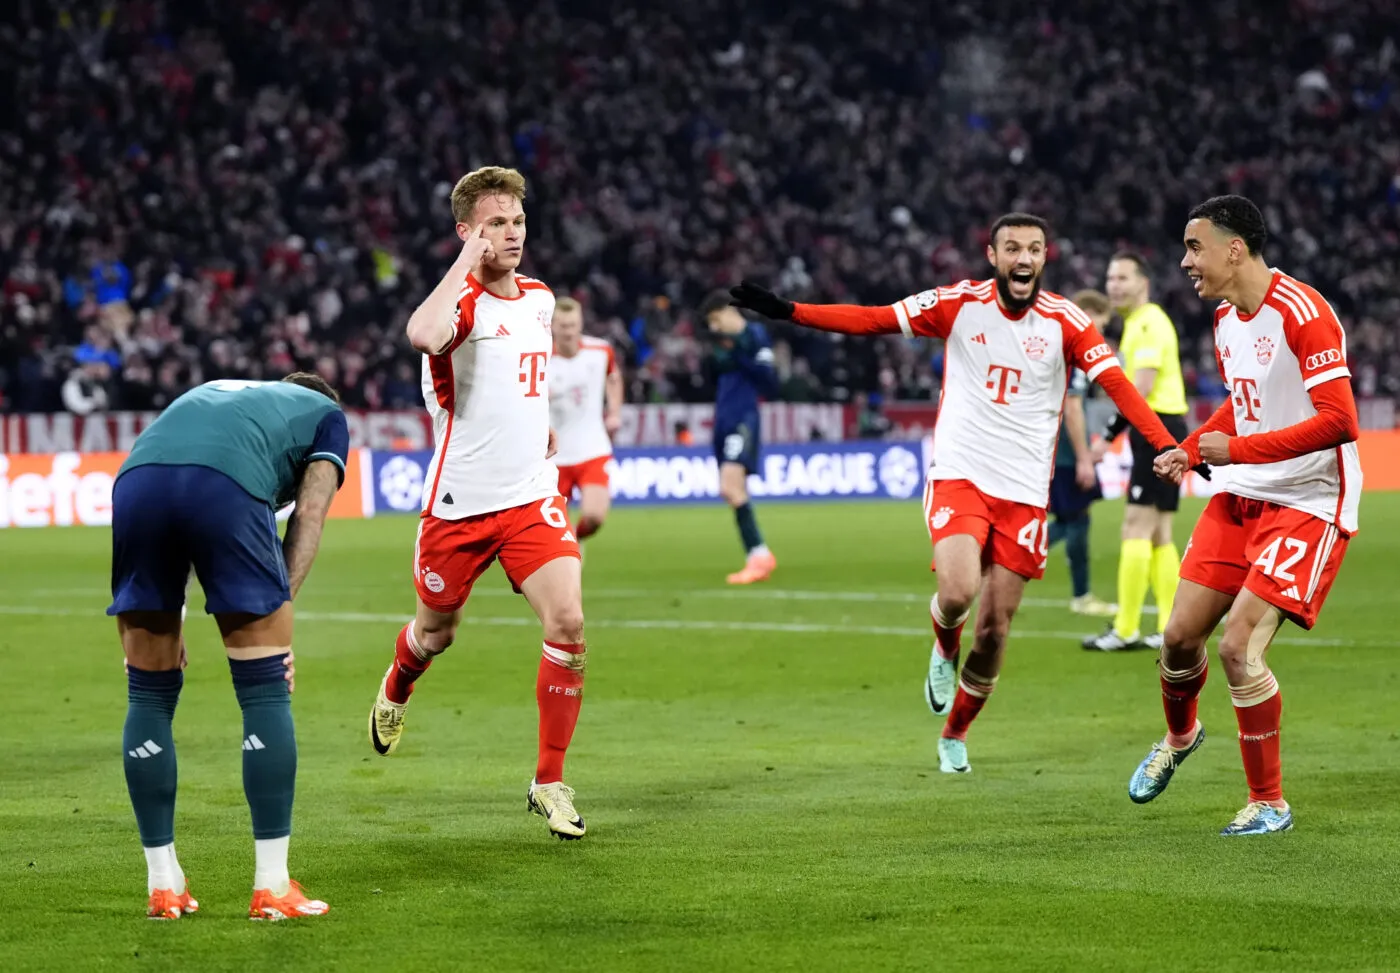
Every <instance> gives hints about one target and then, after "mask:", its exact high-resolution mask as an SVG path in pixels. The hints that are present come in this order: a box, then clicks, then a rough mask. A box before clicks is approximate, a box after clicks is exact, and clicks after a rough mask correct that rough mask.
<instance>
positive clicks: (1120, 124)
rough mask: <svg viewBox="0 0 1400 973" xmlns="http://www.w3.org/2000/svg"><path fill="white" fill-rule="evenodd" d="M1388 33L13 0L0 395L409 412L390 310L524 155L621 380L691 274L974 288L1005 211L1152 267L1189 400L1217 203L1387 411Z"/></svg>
mask: <svg viewBox="0 0 1400 973" xmlns="http://www.w3.org/2000/svg"><path fill="white" fill-rule="evenodd" d="M1397 38H1400V6H1397V5H1396V4H1394V3H1392V2H1389V0H1290V2H1287V3H1284V2H1283V0H1280V2H1278V3H1267V2H1262V0H1259V2H1254V0H1235V2H1230V3H1220V4H1208V5H1200V4H1196V5H1182V4H1176V3H1171V2H1162V0H1074V2H1068V3H1057V4H1054V5H1051V6H1046V7H1043V8H1031V7H1027V6H1026V5H1025V4H1020V3H1014V2H1011V0H986V2H979V3H976V4H973V3H949V4H926V3H920V2H917V0H813V2H812V3H808V4H801V5H792V4H788V3H781V2H770V0H749V2H745V3H739V2H735V0H694V2H691V3H688V4H684V5H666V4H637V5H635V6H634V7H633V8H632V9H628V8H627V7H626V6H625V5H622V4H616V3H608V2H604V0H570V2H569V3H557V2H549V0H517V2H512V3H509V4H507V3H505V2H503V0H472V2H451V0H398V2H395V3H388V2H381V0H343V2H336V3H332V2H324V0H312V2H292V0H250V2H248V3H246V4H242V3H239V4H228V3H217V2H214V0H124V2H122V3H120V4H116V3H109V4H106V5H101V4H95V3H79V4H72V5H55V4H51V3H46V2H39V0H20V2H17V3H16V4H12V5H7V9H6V10H5V12H3V13H0V78H3V80H4V81H5V83H6V87H7V90H10V91H11V92H13V93H14V95H13V97H11V98H10V99H7V100H6V101H5V102H4V103H3V104H0V287H3V305H2V306H0V406H3V408H4V409H6V410H16V411H50V410H61V409H69V410H73V411H77V412H86V411H93V410H100V409H116V408H135V409H143V408H158V407H160V406H162V405H164V404H165V403H168V402H169V401H170V400H171V399H172V398H173V397H174V396H175V395H177V394H179V393H180V392H181V391H182V390H184V389H185V388H187V387H189V386H190V385H191V384H194V383H198V382H200V381H204V380H208V379H210V378H215V377H230V376H231V377H252V378H256V377H262V376H277V375H280V374H282V373H285V372H287V371H290V370H292V369H293V368H294V367H310V368H314V369H316V370H317V371H319V372H320V373H321V374H323V375H324V376H325V377H327V378H328V379H330V380H331V381H332V382H333V383H334V384H336V385H338V386H340V387H341V388H342V389H344V391H345V393H346V397H347V400H348V402H349V403H350V404H352V405H361V406H370V407H416V406H417V405H418V404H419V403H420V401H421V399H420V392H419V389H418V363H417V361H416V358H415V356H414V355H413V353H412V351H411V349H409V347H408V345H407V344H406V342H405V341H404V340H403V339H402V335H403V326H404V322H405V321H406V319H407V316H408V314H409V312H410V311H411V310H412V308H413V307H414V306H415V305H416V303H417V302H418V301H419V300H421V299H422V297H423V296H424V295H425V294H426V293H427V291H428V289H429V288H430V287H431V286H432V283H433V282H434V281H435V280H436V279H437V278H438V276H439V275H440V274H441V273H442V271H443V269H444V268H445V267H446V266H447V265H448V264H449V263H450V261H451V259H452V257H453V256H454V255H455V252H456V249H457V247H458V246H459V244H458V243H457V241H456V240H455V238H454V237H453V235H452V232H451V224H450V217H449V210H448V204H447V195H448V193H449V191H450V189H451V186H452V183H453V181H454V180H455V179H456V177H457V176H458V175H460V174H461V173H464V172H466V171H468V170H470V169H472V168H474V167H476V166H479V165H484V164H506V165H513V166H516V167H518V168H520V169H521V170H522V171H523V172H524V173H525V175H526V176H527V178H528V180H529V185H530V195H529V198H528V199H527V201H526V207H527V212H528V214H529V221H530V241H529V243H528V245H527V258H526V270H527V272H529V273H533V274H537V275H538V276H540V277H542V278H544V279H545V280H546V281H547V282H549V283H550V284H551V285H552V286H553V287H554V288H555V291H556V293H559V294H563V293H569V294H572V295H574V296H576V297H578V298H579V299H581V300H582V301H583V302H584V304H585V306H586V308H587V313H588V317H589V319H590V328H591V330H593V331H595V332H596V333H599V334H602V335H604V336H606V337H608V338H611V339H612V340H613V341H614V342H615V343H616V344H617V345H618V347H619V348H620V350H622V351H623V352H624V353H625V359H626V362H627V379H628V383H627V393H628V398H629V399H630V400H632V401H650V400H676V399H679V400H701V399H703V397H705V396H706V395H708V394H709V392H710V389H709V387H708V378H707V376H706V371H705V369H704V367H703V361H704V352H705V342H704V336H703V335H702V334H699V333H697V329H696V322H695V320H694V317H693V310H692V309H693V308H694V307H695V305H696V303H697V302H698V300H699V299H700V298H701V297H702V296H703V295H704V294H705V293H706V292H707V291H709V290H710V289H712V288H714V287H716V286H720V285H725V284H729V283H732V282H734V281H736V280H737V279H738V278H739V277H740V276H741V275H747V276H753V277H756V278H758V279H760V280H763V281H765V282H767V283H769V284H771V285H773V286H774V287H775V288H776V289H778V290H780V291H783V292H785V293H788V294H790V295H792V296H795V297H798V298H803V299H809V300H813V299H814V300H822V301H855V302H863V303H880V302H887V301H890V300H892V299H895V298H898V297H901V296H903V295H905V294H908V293H910V292H913V291H917V290H922V289H924V288H925V287H929V286H933V285H936V284H939V283H944V282H948V281H951V280H956V279H960V278H962V277H967V276H973V277H980V276H983V275H984V274H985V272H986V266H985V260H984V258H983V256H982V254H983V247H984V245H985V243H986V236H985V232H986V231H985V228H986V226H987V224H988V223H989V222H990V220H991V219H992V218H994V217H995V215H996V214H997V213H999V212H1001V211H1004V210H1008V209H1028V210H1031V211H1034V212H1037V213H1041V214H1043V215H1045V216H1047V217H1049V218H1050V220H1051V221H1052V223H1053V224H1054V226H1055V227H1056V239H1055V243H1054V247H1053V250H1052V260H1053V265H1052V267H1051V269H1050V271H1049V273H1048V281H1049V286H1051V287H1053V288H1054V289H1056V290H1059V291H1062V292H1072V291H1073V290H1075V289H1077V288H1079V287H1081V286H1086V285H1096V284H1097V285H1101V282H1102V273H1103V269H1104V266H1105V264H1106V260H1107V257H1108V255H1109V254H1110V253H1112V252H1113V251H1114V250H1115V249H1117V248H1119V247H1121V246H1130V247H1132V248H1134V249H1137V250H1139V251H1140V252H1142V253H1144V254H1145V255H1146V256H1147V257H1148V259H1149V261H1150V262H1151V263H1152V266H1153V268H1154V274H1153V276H1154V284H1155V291H1154V296H1155V297H1156V299H1158V300H1161V301H1162V302H1163V303H1164V304H1165V306H1166V307H1167V309H1168V311H1169V312H1170V313H1171V314H1172V316H1173V317H1174V319H1175V320H1176V321H1177V323H1178V326H1179V328H1181V330H1182V332H1183V335H1184V341H1183V353H1184V356H1185V358H1186V359H1187V362H1186V364H1187V377H1188V382H1189V383H1191V386H1192V388H1193V390H1195V391H1198V392H1200V393H1202V394H1207V395H1212V394H1214V393H1215V391H1216V387H1215V385H1216V383H1215V369H1214V363H1213V359H1212V357H1211V351H1210V349H1211V344H1210V335H1209V322H1210V317H1209V310H1208V309H1207V308H1204V307H1202V306H1201V305H1200V302H1199V301H1197V300H1196V298H1195V296H1194V295H1193V294H1192V293H1191V292H1190V291H1189V289H1188V288H1187V287H1186V286H1185V280H1184V277H1183V276H1182V274H1181V273H1180V271H1179V270H1177V269H1176V261H1177V259H1178V258H1179V255H1180V247H1179V242H1178V241H1179V239H1180V233H1181V229H1182V223H1183V218H1184V214H1185V213H1186V211H1187V209H1188V208H1189V207H1190V206H1191V205H1192V204H1193V203H1195V202H1197V201H1199V200H1200V199H1201V198H1203V197H1205V196H1207V195H1210V194H1213V193H1216V192H1221V191H1234V192H1242V193H1244V194H1247V195H1250V196H1252V197H1254V198H1255V199H1256V200H1258V201H1259V202H1260V203H1261V205H1263V206H1264V208H1265V212H1266V215H1267V217H1268V220H1269V223H1270V228H1271V231H1272V234H1273V237H1274V243H1273V244H1271V247H1270V249H1269V257H1270V259H1271V260H1273V261H1274V262H1275V263H1277V264H1278V265H1280V266H1283V267H1285V268H1287V269H1288V270H1289V271H1290V272H1291V273H1293V274H1295V275H1296V276H1298V277H1300V278H1302V279H1304V280H1307V281H1309V282H1311V283H1313V284H1314V285H1316V286H1317V287H1319V288H1320V289H1321V290H1322V291H1323V293H1325V294H1327V295H1329V297H1331V298H1332V299H1333V301H1334V302H1335V303H1336V305H1337V310H1338V312H1339V314H1340V315H1341V317H1342V319H1343V322H1344V323H1345V325H1346V326H1347V327H1348V329H1349V333H1350V341H1351V345H1350V349H1351V354H1352V357H1353V362H1354V365H1353V371H1354V373H1355V374H1356V384H1357V391H1358V393H1360V394H1363V395H1367V394H1380V395H1385V394H1394V393H1397V392H1400V346H1398V345H1397V340H1396V329H1395V327H1394V326H1393V322H1394V321H1396V320H1397V319H1398V318H1400V274H1397V273H1396V268H1400V218H1398V217H1400V90H1397V84H1396V78H1397V77H1400V50H1397ZM1207 77H1208V78H1209V80H1210V84H1211V87H1210V89H1209V90H1207V88H1206V87H1205V86H1204V84H1203V81H1204V79H1206V78H1207ZM775 333H776V337H777V338H778V341H777V344H776V349H775V350H776V352H777V359H778V365H779V368H780V371H781V375H782V377H783V382H784V389H783V392H784V395H785V397H787V398H789V399H792V400H797V401H812V400H827V399H833V398H834V399H838V400H846V399H854V398H855V397H856V396H858V395H859V396H860V401H862V402H865V401H867V400H868V399H869V398H870V397H872V396H873V397H874V400H875V401H878V400H879V398H880V397H883V398H886V399H888V398H899V399H909V398H928V397H931V396H933V395H935V394H936V391H937V384H938V369H939V366H940V362H941V358H940V353H939V350H938V349H937V348H936V347H935V346H934V345H933V344H932V343H929V342H905V341H902V340H900V339H897V338H891V339H884V340H881V341H878V342H853V343H849V344H847V343H843V342H841V341H839V340H836V341H833V340H830V339H829V338H828V337H827V336H820V335H819V336H801V335H798V334H796V333H795V332H793V331H790V330H787V329H784V328H775Z"/></svg>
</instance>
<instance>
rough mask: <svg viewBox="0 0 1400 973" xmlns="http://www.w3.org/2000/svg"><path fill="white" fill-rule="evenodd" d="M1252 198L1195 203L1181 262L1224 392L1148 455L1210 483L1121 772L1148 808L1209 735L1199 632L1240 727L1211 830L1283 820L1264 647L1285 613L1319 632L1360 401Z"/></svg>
mask: <svg viewBox="0 0 1400 973" xmlns="http://www.w3.org/2000/svg"><path fill="white" fill-rule="evenodd" d="M1267 238H1268V234H1267V231H1266V229H1265V225H1264V217H1263V215H1262V214H1261V213H1260V212H1259V208H1258V207H1257V206H1255V205H1254V204H1253V203H1251V202H1250V201H1249V200H1247V199H1245V198H1244V197H1242V196H1217V197H1215V198H1213V199H1208V200H1206V201H1205V202H1204V203H1201V204H1200V205H1199V206H1197V207H1196V208H1195V209H1193V210H1192V211H1191V213H1190V217H1189V220H1188V222H1187V224H1186V233H1185V244H1186V255H1185V256H1184V257H1182V260H1181V266H1182V267H1183V268H1184V269H1185V270H1186V272H1187V274H1189V275H1190V277H1191V279H1192V281H1194V283H1195V287H1196V293H1197V294H1199V295H1200V296H1201V297H1203V298H1207V299H1218V300H1220V305H1219V307H1217V308H1216V311H1215V357H1216V363H1217V364H1218V366H1219V368H1220V376H1221V378H1222V379H1224V381H1225V384H1226V386H1227V388H1228V389H1229V392H1230V396H1229V398H1228V399H1226V401H1225V402H1224V404H1222V405H1221V407H1220V408H1219V409H1218V410H1217V411H1216V413H1215V414H1214V415H1213V416H1211V417H1210V419H1208V420H1207V421H1206V423H1205V425H1203V426H1202V427H1201V428H1200V429H1197V430H1196V431H1195V432H1193V433H1192V434H1191V435H1189V436H1187V437H1186V440H1185V441H1184V442H1183V443H1182V444H1181V447H1180V448H1179V449H1175V450H1172V451H1170V452H1168V453H1166V454H1164V455H1162V456H1159V457H1158V458H1157V463H1156V466H1157V472H1158V474H1159V475H1161V476H1163V477H1164V478H1168V479H1172V480H1173V481H1177V482H1179V481H1180V479H1181V476H1182V474H1183V472H1184V471H1185V470H1186V468H1187V467H1188V466H1191V465H1192V464H1194V463H1198V462H1200V461H1201V460H1204V461H1205V462H1207V463H1209V464H1210V465H1211V466H1213V467H1223V469H1219V470H1217V482H1218V483H1219V487H1220V490H1221V492H1220V493H1218V494H1216V495H1215V496H1214V497H1213V498H1211V501H1210V503H1209V504H1207V505H1206V509H1205V511H1204V512H1203V513H1202V514H1201V519H1200V521H1199V522H1197V524H1196V530H1195V532H1194V533H1193V534H1192V535H1191V542H1190V543H1189V544H1188V545H1187V546H1186V555H1185V558H1184V559H1183V561H1182V563H1181V585H1180V587H1179V588H1178V590H1177V595H1176V602H1175V604H1174V605H1173V607H1172V613H1171V618H1170V619H1169V620H1168V621H1167V627H1166V632H1165V638H1164V640H1163V644H1162V656H1161V661H1160V668H1161V681H1162V699H1163V705H1164V708H1165V709H1166V714H1167V735H1166V737H1165V738H1163V739H1162V740H1161V742H1159V743H1156V744H1153V746H1152V750H1151V752H1150V753H1148V755H1147V757H1146V758H1145V759H1144V760H1143V761H1142V763H1141V764H1140V765H1139V766H1138V769H1137V771H1136V772H1135V773H1134V774H1133V776H1132V779H1131V780H1130V781H1129V782H1128V794H1129V796H1130V797H1131V798H1132V799H1133V800H1134V801H1136V802H1138V803H1139V804H1142V803H1146V802H1147V801H1150V800H1152V799H1153V798H1155V797H1157V796H1158V795H1159V794H1161V793H1162V791H1164V790H1166V787H1167V784H1168V783H1169V782H1170V781H1171V779H1172V775H1173V774H1174V773H1175V772H1176V768H1177V767H1178V766H1179V765H1180V764H1181V762H1182V761H1183V760H1185V759H1186V758H1187V757H1188V756H1190V755H1191V754H1192V753H1193V752H1194V751H1195V750H1196V748H1197V747H1199V746H1200V745H1201V742H1202V741H1203V740H1204V739H1205V731H1204V729H1203V728H1202V727H1201V723H1200V721H1199V720H1197V719H1196V699H1197V697H1198V696H1199V695H1200V692H1201V687H1202V686H1203V685H1205V681H1206V639H1207V638H1209V637H1210V634H1211V633H1212V632H1213V631H1215V627H1216V626H1217V625H1219V624H1220V620H1221V619H1222V618H1224V619H1225V634H1224V635H1223V636H1221V639H1220V644H1219V646H1218V652H1219V655H1220V663H1221V665H1222V666H1223V667H1224V669H1225V681H1226V682H1227V683H1228V684H1229V686H1230V698H1231V699H1232V700H1233V701H1234V704H1235V718H1236V720H1237V721H1238V723H1239V740H1240V754H1241V756H1242V757H1243V758H1244V773H1245V780H1246V781H1247V782H1248V784H1249V803H1248V804H1246V805H1245V807H1244V809H1243V810H1241V811H1240V812H1239V814H1238V815H1236V816H1235V819H1234V820H1233V821H1231V822H1230V823H1229V824H1228V825H1226V826H1225V828H1224V829H1223V830H1222V831H1221V832H1220V833H1221V834H1222V835H1255V834H1271V833H1275V832H1280V831H1287V830H1288V829H1289V828H1291V827H1293V812H1292V810H1291V809H1290V808H1289V806H1288V802H1287V801H1285V800H1284V799H1283V774H1282V763H1281V761H1280V757H1279V723H1280V717H1281V714H1282V697H1281V696H1280V695H1279V688H1278V682H1277V681H1276V680H1275V679H1274V674H1273V673H1272V672H1271V671H1270V670H1269V666H1268V664H1267V663H1266V662H1265V658H1264V657H1265V653H1266V652H1267V651H1268V649H1269V645H1270V643H1271V642H1272V641H1273V638H1274V636H1275V635H1276V634H1277V633H1278V630H1279V627H1280V626H1281V625H1282V624H1283V623H1284V621H1285V620H1290V621H1293V622H1295V623H1296V624H1298V625H1300V626H1302V627H1303V628H1305V629H1309V628H1312V627H1313V623H1314V622H1316V621H1317V615H1318V612H1319V611H1320V610H1321V609H1322V604H1323V602H1324V601H1325V600H1326V599H1327V592H1328V590H1329V589H1330V588H1331V587H1332V582H1333V581H1334V580H1335V579H1336V577H1337V570H1338V568H1340V567H1341V563H1342V557H1343V555H1345V553H1346V549H1347V541H1348V539H1349V538H1350V537H1351V536H1352V535H1353V534H1354V533H1356V529H1357V511H1358V507H1359V506H1360V500H1361V464H1360V461H1359V458H1358V454H1357V448H1356V442H1355V441H1356V437H1357V435H1358V431H1357V427H1358V424H1357V417H1356V401H1355V400H1354V399H1353V398H1352V393H1351V381H1350V379H1351V371H1350V370H1349V369H1348V367H1347V354H1346V335H1345V334H1343V333H1342V326H1341V324H1340V323H1339V322H1338V321H1337V316H1336V314H1334V313H1333V311H1332V308H1331V306H1330V305H1328V303H1327V301H1326V300H1324V299H1323V297H1322V295H1321V294H1319V293H1318V292H1317V291H1315V290H1313V288H1311V287H1309V286H1308V285H1307V284H1304V283H1302V282H1301V281H1297V280H1294V279H1293V278H1292V277H1289V276H1288V275H1287V274H1285V273H1282V272H1281V271H1278V270H1274V269H1271V268H1270V267H1269V265H1268V264H1267V263H1265V262H1264V258H1263V256H1262V253H1261V251H1262V250H1263V248H1264V244H1265V242H1266V240H1267Z"/></svg>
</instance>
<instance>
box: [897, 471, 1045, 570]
mask: <svg viewBox="0 0 1400 973" xmlns="http://www.w3.org/2000/svg"><path fill="white" fill-rule="evenodd" d="M924 517H925V519H926V520H927V521H928V536H929V539H930V540H932V541H933V543H934V544H935V545H937V544H938V542H939V541H941V540H942V539H943V538H945V537H952V536H953V535H955V534H970V535H971V536H972V537H974V538H976V540H977V543H978V545H980V546H981V548H982V566H983V567H984V568H985V567H987V566H988V565H991V564H1000V565H1001V566H1002V567H1004V568H1006V569H1007V570H1008V571H1014V572H1015V573H1016V574H1019V575H1020V576H1021V577H1023V578H1029V579H1031V580H1032V581H1034V580H1037V579H1038V578H1040V577H1041V576H1042V575H1044V574H1045V560H1046V558H1047V557H1048V555H1049V546H1048V541H1049V539H1050V533H1049V528H1048V527H1047V526H1046V524H1045V508H1044V507H1032V506H1031V505H1030V504H1028V503H1016V502H1015V501H1014V500H1000V499H998V498H996V497H991V496H988V495H987V494H985V493H983V492H982V491H981V490H979V489H977V487H975V486H973V485H972V482H971V481H969V480H929V481H928V483H926V484H924ZM931 566H932V568H933V570H935V571H937V570H938V565H937V564H936V563H935V564H933V565H931Z"/></svg>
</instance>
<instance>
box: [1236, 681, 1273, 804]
mask: <svg viewBox="0 0 1400 973" xmlns="http://www.w3.org/2000/svg"><path fill="white" fill-rule="evenodd" d="M1230 696H1231V698H1232V700H1233V701H1234V704H1235V718H1236V719H1237V720H1238V721H1239V724H1240V756H1241V757H1243V758H1244V777H1245V780H1246V781H1248V782H1249V799H1250V800H1251V801H1264V802H1266V803H1269V804H1275V805H1278V804H1282V803H1283V761H1282V759H1281V757H1280V755H1279V723H1280V721H1281V718H1282V716H1283V695H1282V694H1281V693H1280V692H1279V689H1278V683H1277V682H1276V681H1275V680H1274V674H1273V673H1272V672H1265V673H1264V675H1263V676H1261V677H1259V678H1258V679H1256V680H1253V681H1251V682H1249V683H1247V684H1246V685H1244V686H1231V687H1230Z"/></svg>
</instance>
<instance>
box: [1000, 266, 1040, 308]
mask: <svg viewBox="0 0 1400 973" xmlns="http://www.w3.org/2000/svg"><path fill="white" fill-rule="evenodd" d="M1042 276H1044V268H1043V267H1042V268H1041V269H1040V270H1036V269H1035V268H1034V267H1027V266H1025V265H1023V264H1021V265H1013V266H1011V267H1005V268H1003V267H998V268H997V297H998V298H999V299H1000V300H1001V306H1002V307H1004V308H1006V309H1007V310H1008V311H1011V312H1012V313H1020V312H1021V311H1024V310H1025V309H1026V308H1028V307H1030V306H1031V305H1032V304H1034V303H1035V299H1036V298H1037V297H1039V296H1040V280H1041V277H1042ZM1013 281H1015V282H1016V284H1017V285H1018V286H1017V288H1016V289H1017V291H1018V292H1024V288H1025V286H1026V285H1027V284H1029V285H1030V292H1029V294H1028V295H1027V296H1023V297H1014V296H1013V295H1012V293H1011V291H1012V288H1011V284H1012V282H1013Z"/></svg>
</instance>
